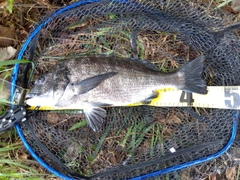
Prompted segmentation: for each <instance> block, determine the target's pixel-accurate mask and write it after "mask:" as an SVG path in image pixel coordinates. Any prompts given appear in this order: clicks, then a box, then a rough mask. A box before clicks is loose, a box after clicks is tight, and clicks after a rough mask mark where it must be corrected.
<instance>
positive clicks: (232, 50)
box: [20, 0, 240, 179]
mask: <svg viewBox="0 0 240 180" xmlns="http://www.w3.org/2000/svg"><path fill="white" fill-rule="evenodd" d="M59 3H63V2H62V1H61V2H60V1H59ZM65 3H68V2H65ZM238 22H239V20H238V19H237V17H235V16H234V15H231V14H226V13H224V12H221V11H219V10H217V9H215V8H214V7H211V6H209V5H204V4H200V3H199V2H197V1H196V2H195V1H191V2H189V1H184V0H150V1H141V3H139V2H138V1H129V2H110V1H102V2H97V3H90V4H87V5H83V6H79V7H75V8H72V9H71V10H69V11H67V12H64V13H62V14H60V15H57V16H55V17H53V18H52V19H51V20H50V21H49V22H48V23H47V24H46V25H45V26H44V27H43V28H42V29H41V31H40V33H39V36H38V39H36V40H37V46H36V47H37V49H36V51H35V56H34V60H33V61H34V63H35V64H36V66H35V72H34V76H33V77H34V78H37V77H39V76H40V75H41V74H43V73H44V72H47V71H48V69H49V67H50V66H53V65H54V64H55V62H56V61H58V60H61V59H64V58H65V57H66V56H70V57H71V56H74V57H75V56H87V55H104V56H118V57H123V58H124V57H125V58H126V57H132V58H138V59H146V60H148V61H150V62H151V63H153V64H155V65H156V66H157V67H158V68H159V69H160V70H161V71H163V72H170V71H173V70H174V69H176V68H178V67H181V66H182V65H184V64H185V63H187V62H189V61H191V60H193V59H195V58H196V57H198V56H200V55H201V54H205V55H206V60H205V67H204V72H203V77H204V79H205V81H206V82H207V84H208V85H211V86H230V85H239V83H240V82H239V81H240V74H239V70H240V53H239V52H240V39H239V30H233V31H228V29H229V28H228V27H229V26H231V25H232V24H235V23H238ZM226 29H227V30H226ZM34 44H35V42H34V40H33V41H32V42H31V45H30V46H29V47H28V48H27V50H26V52H25V54H24V57H25V58H28V57H29V55H30V54H31V53H30V52H31V47H32V46H34ZM20 78H21V77H20ZM34 78H33V79H32V82H33V80H34ZM31 85H32V83H30V85H29V86H30V87H31ZM106 110H107V117H106V121H105V122H106V123H105V124H104V126H103V127H102V130H101V131H100V132H93V131H92V130H91V129H90V128H89V127H88V125H86V122H85V117H84V114H83V113H81V112H79V111H61V112H60V111H47V112H43V111H38V112H36V111H35V113H34V115H32V116H31V117H30V118H29V121H28V124H26V123H22V124H21V128H22V130H23V133H24V135H25V137H26V139H27V141H28V142H29V143H30V145H31V146H32V148H33V149H34V151H35V152H36V153H37V154H38V155H39V157H41V158H42V159H43V160H44V161H45V162H46V163H47V164H49V165H50V166H51V167H53V168H55V169H56V170H58V171H59V172H61V173H63V174H66V175H71V174H72V173H78V174H81V175H83V176H86V177H91V178H92V179H128V178H133V177H136V176H140V175H144V174H149V173H152V172H155V171H158V170H164V169H167V168H169V167H172V166H177V165H181V164H183V163H186V162H190V161H193V160H198V159H200V158H204V157H207V156H210V155H213V154H215V153H217V152H219V151H220V150H221V149H223V148H224V147H225V145H226V144H227V143H228V141H229V139H230V137H231V134H232V126H233V120H234V119H233V115H234V114H236V111H233V110H222V109H207V108H174V107H169V108H160V107H149V106H139V107H119V108H106ZM76 125H78V127H77V128H75V129H73V127H76ZM40 143H41V144H42V145H39V144H40ZM172 148H174V149H175V150H176V152H175V153H172V152H171V149H172ZM237 152H238V145H237V144H235V146H233V147H232V148H231V149H230V150H229V152H228V155H223V156H221V157H220V158H217V159H215V160H212V161H208V162H206V163H203V164H201V165H198V166H195V167H191V168H188V169H185V170H181V171H174V172H173V173H170V174H167V175H166V174H164V175H161V176H160V177H159V178H163V179H166V178H170V179H179V178H181V179H201V178H204V177H206V176H208V175H210V174H211V173H216V172H222V171H224V170H226V169H227V168H228V167H232V166H233V165H235V164H236V163H237V161H235V160H234V159H237V158H236V157H237V156H238V153H237ZM223 159H224V160H225V162H226V163H225V164H224V165H223V163H222V160H223Z"/></svg>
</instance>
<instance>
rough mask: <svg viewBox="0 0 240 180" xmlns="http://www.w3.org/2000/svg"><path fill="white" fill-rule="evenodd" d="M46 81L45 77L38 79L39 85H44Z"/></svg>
mask: <svg viewBox="0 0 240 180" xmlns="http://www.w3.org/2000/svg"><path fill="white" fill-rule="evenodd" d="M44 81H45V77H44V76H41V77H40V78H38V80H37V82H38V83H39V84H42V83H43V82H44Z"/></svg>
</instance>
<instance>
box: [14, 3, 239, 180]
mask: <svg viewBox="0 0 240 180" xmlns="http://www.w3.org/2000/svg"><path fill="white" fill-rule="evenodd" d="M101 1H103V0H82V1H79V2H76V3H73V4H71V5H69V6H66V7H63V8H61V9H59V10H57V11H56V12H55V13H53V14H52V15H51V16H49V17H48V18H47V19H46V20H45V21H44V22H42V23H41V24H39V25H38V26H37V27H36V28H35V30H34V31H33V32H32V33H31V34H30V35H29V37H28V38H27V39H26V41H25V43H24V44H23V45H22V47H21V49H20V51H19V53H18V55H17V60H20V59H22V57H23V54H24V52H25V51H26V49H27V47H28V45H29V44H30V42H31V41H32V40H33V38H34V37H35V36H36V35H37V34H38V33H39V31H40V30H41V28H42V27H44V26H45V25H46V24H47V23H48V22H49V21H51V20H52V19H53V18H54V17H56V16H57V15H59V14H61V13H63V12H66V11H68V10H71V9H73V8H75V7H78V6H82V5H85V4H89V3H94V2H101ZM113 1H115V2H128V1H127V0H113ZM18 69H19V64H16V65H15V66H14V69H13V72H12V84H13V85H12V86H11V89H10V93H11V100H13V92H14V90H15V89H14V87H15V86H14V85H16V82H17V77H18ZM238 117H239V111H234V113H233V125H232V134H231V137H230V139H229V141H228V143H227V144H226V145H225V146H224V147H223V148H222V149H221V150H220V151H219V152H217V153H215V154H212V155H209V156H207V157H204V158H200V159H198V160H194V161H190V162H187V163H183V164H180V165H177V166H172V167H169V168H166V169H162V170H158V171H155V172H152V173H149V174H145V175H141V176H137V177H134V178H132V179H134V180H138V179H145V178H149V177H153V176H159V175H161V174H165V173H170V172H173V171H176V170H181V169H183V168H187V167H190V166H193V165H198V164H201V163H204V162H206V161H210V160H213V159H215V158H217V157H219V156H221V155H223V154H224V153H225V152H226V151H227V150H228V149H229V148H230V147H231V145H232V144H233V141H234V139H235V137H236V132H237V127H238ZM15 128H16V130H17V133H18V135H19V137H20V139H21V141H22V142H23V144H24V146H25V148H26V149H27V150H28V152H29V153H30V154H31V156H32V157H33V158H34V159H35V160H36V161H37V162H38V163H39V164H40V165H41V166H43V167H44V168H45V169H47V170H48V171H49V172H50V173H52V174H54V175H55V176H58V177H60V178H62V179H66V180H73V179H75V178H73V177H70V176H66V175H64V174H62V173H60V172H58V171H56V170H55V169H53V168H52V167H50V166H49V165H48V164H46V163H45V162H44V161H43V160H42V159H41V158H40V157H39V156H38V155H37V154H36V153H35V152H34V150H33V149H32V148H31V146H30V144H29V143H28V142H27V140H26V138H25V137H24V134H23V131H22V129H21V127H20V125H19V124H16V125H15Z"/></svg>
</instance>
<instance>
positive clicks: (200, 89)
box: [178, 55, 207, 94]
mask: <svg viewBox="0 0 240 180" xmlns="http://www.w3.org/2000/svg"><path fill="white" fill-rule="evenodd" d="M204 60H205V56H203V55H202V56H200V57H198V58H196V59H195V60H193V61H191V62H190V63H188V64H186V65H185V66H183V67H182V68H181V69H180V70H178V75H179V77H183V78H184V80H183V81H184V85H183V86H182V87H180V88H179V89H181V90H184V91H188V92H194V93H199V94H206V93H207V87H206V83H205V81H204V80H203V79H202V77H201V75H202V70H203V62H204Z"/></svg>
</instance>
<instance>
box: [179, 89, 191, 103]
mask: <svg viewBox="0 0 240 180" xmlns="http://www.w3.org/2000/svg"><path fill="white" fill-rule="evenodd" d="M180 102H181V103H184V102H186V103H187V105H192V103H193V102H194V99H193V96H192V93H190V92H185V91H182V94H181V97H180Z"/></svg>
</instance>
